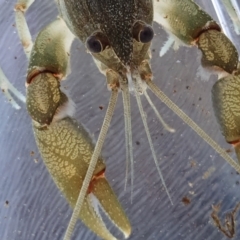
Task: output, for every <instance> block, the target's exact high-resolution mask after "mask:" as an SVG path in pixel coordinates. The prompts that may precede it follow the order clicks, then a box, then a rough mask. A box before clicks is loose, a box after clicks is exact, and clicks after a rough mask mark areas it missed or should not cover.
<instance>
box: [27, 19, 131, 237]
mask: <svg viewBox="0 0 240 240" xmlns="http://www.w3.org/2000/svg"><path fill="white" fill-rule="evenodd" d="M73 38H74V36H73V35H72V34H71V32H70V31H69V30H68V28H67V26H66V25H65V23H64V22H63V21H62V20H61V19H57V20H56V21H54V22H52V23H51V24H49V25H48V26H47V27H46V28H44V29H43V30H42V31H41V32H40V33H39V35H38V36H37V39H36V41H35V44H34V46H33V49H32V52H31V56H30V62H29V67H28V76H27V109H28V112H29V114H30V116H31V117H32V119H33V129H34V133H35V139H36V142H37V144H38V148H39V151H40V152H41V155H42V158H43V160H44V162H45V164H46V166H47V168H48V170H49V172H50V173H51V176H52V178H53V179H54V181H55V183H56V185H57V186H58V187H59V188H60V189H61V190H62V192H63V194H64V195H65V197H66V199H67V201H68V202H69V204H70V205H71V206H72V207H73V208H74V213H73V216H72V218H71V222H70V224H69V226H68V230H67V233H66V236H65V239H70V236H71V234H72V231H73V227H74V225H75V223H76V221H77V219H78V218H79V217H80V218H81V219H82V220H83V222H84V223H85V224H86V226H88V227H89V228H90V229H91V230H92V231H93V232H95V233H96V234H97V235H98V236H100V237H101V238H103V239H107V240H114V239H115V238H114V237H113V236H112V234H111V233H110V232H109V231H108V230H107V228H106V226H105V224H104V223H103V221H102V219H101V217H100V216H99V215H98V214H96V211H97V210H96V209H94V206H92V202H91V200H90V199H89V198H91V197H93V198H94V196H95V197H97V198H98V204H97V205H101V206H102V207H104V208H105V209H104V210H105V211H106V213H107V215H108V216H109V217H110V219H111V220H112V221H113V222H114V224H115V225H116V226H117V227H118V228H119V230H121V231H122V232H123V234H124V235H125V236H126V237H128V236H129V235H130V232H131V226H130V223H129V220H128V219H127V216H126V215H125V213H124V211H123V209H122V207H121V205H120V203H119V202H118V200H117V198H116V196H115V194H114V192H113V191H112V189H111V188H110V186H109V184H108V183H107V180H106V179H105V176H104V172H105V164H104V162H103V160H102V158H101V156H100V153H101V149H102V146H103V143H104V139H105V136H106V133H107V130H108V128H109V125H110V121H111V117H112V115H113V112H114V107H115V103H116V100H117V91H116V90H113V91H112V97H111V99H110V104H109V108H108V110H107V114H106V117H105V121H104V123H103V126H102V130H101V132H100V136H99V139H98V141H97V145H96V148H95V149H94V145H93V144H92V140H91V138H90V137H89V135H88V133H87V131H86V130H85V129H84V128H83V127H82V126H81V124H77V123H76V121H75V120H74V119H73V118H72V113H71V112H69V111H68V107H69V102H70V101H69V99H68V97H67V95H66V94H65V93H63V92H62V90H61V88H60V82H61V80H62V79H63V78H64V77H66V75H67V73H68V63H69V50H70V46H71V43H72V41H73ZM80 190H81V192H80ZM101 191H102V193H101ZM79 192H80V195H79V198H78V193H79ZM93 195H94V196H93ZM107 206H112V207H113V210H111V211H110V210H109V208H108V207H107ZM98 207H99V206H98Z"/></svg>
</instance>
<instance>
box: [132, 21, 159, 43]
mask: <svg viewBox="0 0 240 240" xmlns="http://www.w3.org/2000/svg"><path fill="white" fill-rule="evenodd" d="M153 36H154V31H153V28H152V27H151V26H150V25H147V24H146V23H144V22H140V21H139V22H136V23H135V24H134V26H133V37H134V38H135V39H136V40H137V41H138V42H141V43H148V42H150V41H152V39H153Z"/></svg>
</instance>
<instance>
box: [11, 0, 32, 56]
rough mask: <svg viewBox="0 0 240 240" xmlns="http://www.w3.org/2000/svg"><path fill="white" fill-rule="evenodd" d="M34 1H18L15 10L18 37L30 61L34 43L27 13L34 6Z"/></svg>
mask: <svg viewBox="0 0 240 240" xmlns="http://www.w3.org/2000/svg"><path fill="white" fill-rule="evenodd" d="M34 1H35V0H18V2H17V3H16V5H15V8H14V10H15V12H16V13H15V21H16V27H17V31H18V35H19V38H20V41H21V43H22V45H23V49H24V51H25V54H26V56H27V58H28V59H29V57H30V53H31V50H32V46H33V42H32V36H31V33H30V31H29V28H28V25H27V22H26V18H25V12H26V11H27V10H28V8H29V7H30V6H31V5H32V3H33V2H34Z"/></svg>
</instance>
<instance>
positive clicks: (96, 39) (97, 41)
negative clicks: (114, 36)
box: [86, 32, 109, 53]
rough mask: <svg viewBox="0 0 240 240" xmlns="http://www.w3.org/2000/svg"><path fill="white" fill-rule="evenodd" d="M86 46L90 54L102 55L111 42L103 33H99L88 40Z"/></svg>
mask: <svg viewBox="0 0 240 240" xmlns="http://www.w3.org/2000/svg"><path fill="white" fill-rule="evenodd" d="M86 46H87V48H88V50H89V51H90V52H92V53H100V52H102V51H103V50H104V49H105V48H106V47H107V46H109V42H108V39H107V37H106V36H105V35H104V34H103V33H101V32H97V33H94V34H93V35H91V36H90V37H88V38H87V40H86Z"/></svg>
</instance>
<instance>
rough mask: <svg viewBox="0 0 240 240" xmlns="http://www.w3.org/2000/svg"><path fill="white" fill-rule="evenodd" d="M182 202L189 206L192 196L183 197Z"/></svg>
mask: <svg viewBox="0 0 240 240" xmlns="http://www.w3.org/2000/svg"><path fill="white" fill-rule="evenodd" d="M182 203H183V204H184V205H185V206H187V205H189V204H190V203H191V200H190V198H188V197H186V196H185V197H183V198H182Z"/></svg>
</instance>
